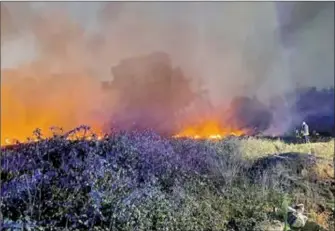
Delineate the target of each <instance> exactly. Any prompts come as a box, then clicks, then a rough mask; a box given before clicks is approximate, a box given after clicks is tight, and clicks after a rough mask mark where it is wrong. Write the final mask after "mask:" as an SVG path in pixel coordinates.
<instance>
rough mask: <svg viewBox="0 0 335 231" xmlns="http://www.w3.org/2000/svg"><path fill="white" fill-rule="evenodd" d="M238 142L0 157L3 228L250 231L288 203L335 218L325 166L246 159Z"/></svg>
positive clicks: (286, 158)
mask: <svg viewBox="0 0 335 231" xmlns="http://www.w3.org/2000/svg"><path fill="white" fill-rule="evenodd" d="M239 139H240V138H234V137H231V138H227V139H225V140H222V141H216V142H213V141H206V140H189V139H166V138H163V137H160V136H158V135H156V134H155V133H153V132H151V131H145V132H120V133H116V134H114V135H111V136H108V137H105V138H104V139H103V140H91V141H88V140H77V141H69V140H66V139H64V138H63V137H57V136H55V137H54V138H51V139H44V140H40V141H38V142H36V143H30V144H18V145H14V146H11V147H7V148H2V150H1V212H2V214H1V216H2V219H0V220H2V221H3V222H2V224H1V226H2V227H1V228H0V229H1V230H22V229H23V230H190V231H191V230H206V231H210V230H241V231H242V230H245V231H252V230H261V229H260V228H259V224H260V223H263V222H267V221H269V222H270V221H273V220H279V221H284V220H283V219H284V218H283V213H282V212H281V207H282V203H283V200H289V201H290V203H304V204H305V206H306V208H307V209H308V210H309V211H315V212H316V213H324V212H329V213H330V214H331V213H332V212H333V211H332V209H333V208H332V203H334V179H330V180H328V181H326V180H321V179H319V178H318V175H317V174H316V173H315V172H314V170H313V169H315V166H316V165H317V163H318V162H319V161H325V160H321V159H320V158H316V157H315V156H313V155H308V154H302V153H283V154H279V155H269V156H267V157H262V158H259V159H257V160H255V161H250V160H245V159H244V158H243V153H241V151H240V148H239ZM285 198H286V199H285ZM287 198H288V199H287ZM330 218H331V216H330ZM327 225H328V228H329V229H331V228H332V227H333V226H332V225H333V223H332V219H329V221H328V223H327ZM15 228H16V229H15ZM314 230H319V229H314Z"/></svg>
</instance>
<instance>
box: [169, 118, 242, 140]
mask: <svg viewBox="0 0 335 231" xmlns="http://www.w3.org/2000/svg"><path fill="white" fill-rule="evenodd" d="M245 133H246V131H243V130H239V129H234V128H233V126H222V125H220V123H219V122H218V121H216V120H212V121H205V122H202V123H199V124H195V125H193V126H188V127H186V128H184V129H183V130H182V131H181V132H179V133H178V134H176V135H175V136H174V137H175V138H192V139H211V140H219V139H222V138H224V137H226V136H229V135H233V136H241V135H243V134H245Z"/></svg>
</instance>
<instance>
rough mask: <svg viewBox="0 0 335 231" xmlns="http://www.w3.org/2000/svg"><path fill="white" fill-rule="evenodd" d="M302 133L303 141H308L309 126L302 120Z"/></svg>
mask: <svg viewBox="0 0 335 231" xmlns="http://www.w3.org/2000/svg"><path fill="white" fill-rule="evenodd" d="M301 132H302V135H303V137H304V141H305V143H309V128H308V125H307V124H306V122H305V121H304V122H302V131H301Z"/></svg>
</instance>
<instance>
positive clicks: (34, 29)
mask: <svg viewBox="0 0 335 231" xmlns="http://www.w3.org/2000/svg"><path fill="white" fill-rule="evenodd" d="M333 6H334V3H332V2H329V3H325V2H323V3H309V2H304V3H291V4H288V3H275V2H250V3H247V2H208V3H203V2H136V3H135V2H125V3H121V2H110V3H86V2H71V3H65V2H60V3H40V2H39V3H1V77H2V83H1V88H2V90H3V89H5V90H4V92H5V93H2V99H1V102H2V112H1V117H2V118H1V120H2V127H3V129H2V130H4V129H5V126H6V127H7V129H5V130H6V133H8V131H9V130H13V131H14V130H15V129H13V126H15V127H16V128H17V129H19V128H20V127H27V126H26V124H27V123H28V122H27V121H26V120H27V119H26V117H29V116H30V117H32V118H34V119H31V120H32V121H33V122H32V121H30V122H29V123H28V124H29V126H28V128H29V129H33V127H34V126H37V127H40V126H42V125H40V124H49V123H52V122H53V121H54V122H56V123H57V122H58V123H59V124H60V125H62V126H63V127H69V126H71V127H73V126H74V124H78V123H94V121H108V119H109V118H108V117H109V116H110V114H111V111H112V110H113V105H115V104H117V103H120V102H117V101H118V99H117V97H115V96H111V95H108V96H106V95H105V93H104V92H102V91H101V88H100V87H99V86H100V81H102V80H108V81H109V80H113V74H112V73H111V67H112V66H116V65H117V64H119V62H120V60H123V59H125V58H129V57H135V56H140V55H145V54H150V53H152V52H156V51H162V52H166V53H167V54H169V56H170V58H171V60H172V65H173V66H180V67H181V68H182V70H183V72H184V74H185V76H187V77H189V78H191V79H192V81H193V83H198V82H201V83H203V86H202V88H203V90H204V91H206V92H207V96H208V97H209V99H210V103H211V104H213V105H215V106H220V107H221V106H222V107H226V106H228V105H229V103H230V102H231V100H232V99H233V98H234V97H237V96H242V95H244V96H249V97H254V96H255V97H257V98H258V99H259V100H260V101H261V102H262V103H264V104H265V105H267V106H269V107H270V104H271V100H270V99H271V98H272V97H273V96H279V97H281V98H284V95H285V94H286V93H287V92H290V91H292V90H294V89H295V88H296V87H298V86H299V87H301V86H317V87H319V88H322V87H325V86H329V85H331V86H333V85H334V83H333V78H334V20H333V19H334V7H333ZM283 12H288V13H286V15H285V16H283V15H282V14H283ZM283 18H285V20H283ZM8 68H11V70H10V71H9V70H8ZM26 77H31V78H33V79H35V80H34V81H35V82H33V81H28V80H26V81H27V82H25V83H23V82H22V81H24V80H23V79H22V78H25V79H26ZM30 85H32V86H30ZM195 85H196V84H195ZM28 86H30V87H28ZM6 92H8V94H10V96H9V95H5V94H6ZM283 100H284V99H283ZM284 101H285V102H284V103H283V104H292V102H291V101H290V102H287V99H285V100H284ZM27 108H29V110H28V109H27ZM42 108H47V111H45V110H44V109H43V110H42ZM32 109H34V110H33V111H34V113H32V112H30V114H32V115H26V116H25V119H22V120H21V122H17V121H18V118H16V117H15V116H16V115H17V117H19V115H22V114H25V113H26V114H27V111H31V110H32ZM272 109H273V108H272ZM282 110H284V107H279V106H278V107H277V108H275V109H273V111H272V112H273V114H274V115H275V116H274V117H275V118H277V119H279V120H280V121H276V123H277V124H275V126H274V127H282V128H281V129H280V130H286V129H287V127H289V126H290V124H289V123H288V124H285V125H283V123H284V122H286V121H289V120H288V118H289V119H290V118H291V119H292V118H293V117H297V116H298V115H296V114H294V112H292V111H291V110H287V112H285V113H283V112H282ZM14 114H15V115H14ZM28 114H29V113H28ZM37 114H39V116H37ZM49 114H50V115H49ZM278 114H283V115H278ZM298 117H299V116H298ZM37 118H41V119H37ZM42 118H43V119H42ZM45 118H50V119H47V121H45V120H46V119H45ZM69 118H71V119H69ZM8 121H11V122H8ZM283 127H284V128H283ZM28 128H27V129H28ZM275 130H277V132H278V129H277V128H276V129H275ZM280 132H282V131H280Z"/></svg>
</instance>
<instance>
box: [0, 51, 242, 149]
mask: <svg viewBox="0 0 335 231" xmlns="http://www.w3.org/2000/svg"><path fill="white" fill-rule="evenodd" d="M29 68H30V69H23V70H6V71H2V77H3V84H2V97H1V104H2V116H1V120H2V121H1V122H2V125H3V126H2V130H1V139H2V140H1V141H2V144H11V143H12V142H13V140H18V141H20V142H25V141H26V138H27V137H29V136H30V135H31V133H32V131H33V130H35V129H36V128H39V129H41V130H42V133H43V135H44V136H46V137H50V136H51V134H52V131H50V128H51V127H52V126H57V127H61V128H63V129H64V131H67V130H70V129H72V128H73V127H77V126H80V125H81V124H88V125H89V126H91V127H92V131H93V132H95V133H97V134H102V133H108V132H109V131H110V129H120V130H144V129H152V130H154V131H155V132H157V133H159V134H161V135H168V136H175V137H189V138H213V139H218V138H223V137H224V136H227V135H242V134H244V131H245V130H243V129H241V128H238V127H236V128H234V127H233V126H232V125H231V123H226V124H225V121H224V118H223V117H221V118H220V117H217V118H216V119H208V120H206V119H205V121H204V118H201V119H202V120H201V121H199V120H195V119H194V118H196V117H195V115H192V114H191V113H190V112H188V111H187V110H186V109H187V108H188V107H189V106H190V105H192V103H193V102H194V101H195V100H196V99H197V98H199V97H200V96H199V94H198V93H197V90H196V89H192V86H191V81H190V79H187V78H186V77H185V76H184V74H183V72H182V71H181V69H180V68H174V67H172V64H171V60H170V58H169V56H168V55H167V54H165V53H160V52H157V53H153V54H150V55H146V56H141V57H135V58H130V59H126V60H123V61H121V63H120V64H119V65H117V66H115V67H113V68H112V74H113V76H114V79H113V81H111V82H109V83H108V82H107V83H100V82H98V81H96V80H94V79H93V78H91V77H90V76H85V75H81V76H71V74H70V73H68V74H62V75H57V74H50V73H48V72H47V71H46V69H43V70H40V69H39V68H36V66H34V65H33V66H32V67H29ZM202 102H204V101H202ZM196 106H197V105H196ZM194 111H196V108H195V110H194V104H193V110H192V113H193V112H194ZM196 113H197V116H198V117H199V111H198V112H196ZM191 121H192V122H191ZM73 137H82V135H80V134H76V135H74V136H73ZM73 137H72V138H71V139H74V138H73Z"/></svg>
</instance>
